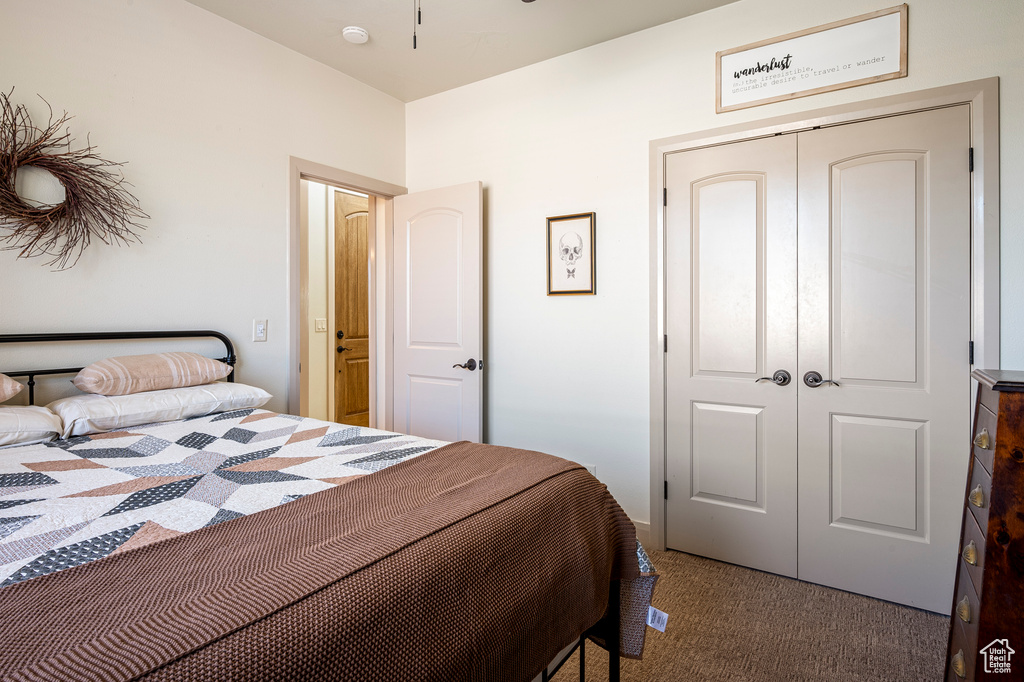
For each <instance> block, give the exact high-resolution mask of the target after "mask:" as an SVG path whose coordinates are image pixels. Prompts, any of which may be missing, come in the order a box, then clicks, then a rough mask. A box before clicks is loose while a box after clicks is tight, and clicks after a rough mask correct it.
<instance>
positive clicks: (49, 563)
mask: <svg viewBox="0 0 1024 682" xmlns="http://www.w3.org/2000/svg"><path fill="white" fill-rule="evenodd" d="M197 336H213V337H215V338H218V339H220V340H221V341H222V342H223V343H224V345H225V351H226V353H225V355H224V357H223V358H220V360H221V361H223V362H224V363H226V364H228V365H233V364H234V360H235V357H234V350H233V347H232V345H231V343H230V340H228V339H227V337H225V336H223V335H222V334H219V333H217V332H208V331H174V332H135V333H128V334H125V333H101V334H96V333H92V334H88V333H85V334H60V335H52V334H41V335H0V343H18V344H26V343H40V342H46V343H50V342H53V341H55V340H72V341H73V340H90V341H94V340H97V339H125V338H140V339H141V338H147V339H148V338H165V339H167V338H185V337H197ZM4 369H5V368H2V367H0V371H3V370H4ZM11 369H12V371H10V372H4V373H5V374H7V375H8V376H12V377H20V378H21V379H23V380H25V381H26V384H27V386H28V391H27V393H30V394H34V389H35V382H36V377H40V376H48V375H53V374H72V373H78V372H79V370H80V369H81V368H72V367H65V368H57V369H41V370H15V369H13V368H11ZM80 376H81V375H80ZM226 379H227V380H228V381H229V382H230V381H232V380H233V379H234V376H233V372H232V373H231V374H230V375H228V376H227V377H226ZM226 386H227V384H225V383H224V382H217V383H216V384H214V383H211V384H204V385H202V386H198V387H194V388H195V390H196V391H198V392H205V393H207V394H210V395H213V394H215V393H216V392H217V391H220V390H222V389H223V390H227V389H225V388H224V387H226ZM231 390H232V391H234V392H235V393H239V392H241V394H244V392H245V390H246V387H245V386H244V385H241V384H239V385H237V387H236V388H231ZM255 390H257V391H258V390H259V389H255ZM149 393H150V392H143V394H141V395H143V397H147V395H146V394H149ZM157 393H160V391H154V392H151V396H149V397H153V399H155V396H156V394H157ZM179 395H180V394H179V393H175V396H179ZM34 397H35V396H34V395H29V396H28V398H29V400H28V402H30V403H31V402H33V400H34ZM92 398H95V401H94V402H95V403H97V404H98V403H100V402H102V397H97V396H93V397H91V398H90V400H91V399H92ZM175 399H176V400H180V398H178V397H176V398H175ZM204 399H206V398H204ZM218 399H219V398H218ZM69 400H70V401H71V402H72V403H75V401H76V400H77V399H76V398H71V399H69ZM211 400H212V398H211ZM60 402H61V401H57V402H56V403H53V404H52V405H51V406H53V407H54V409H55V410H57V411H59V412H61V414H62V415H63V421H62V426H63V428H64V431H62V433H61V436H63V437H61V438H58V439H56V440H52V441H48V442H41V443H35V444H26V445H18V446H13V447H6V448H4V449H0V632H2V633H3V647H2V648H3V655H2V656H0V679H3V680H85V679H88V680H94V679H104V680H129V679H144V680H153V681H156V680H189V681H198V680H229V679H237V680H333V679H336V680H360V681H363V680H439V681H440V680H488V681H490V680H517V681H521V682H525V681H527V680H532V679H534V678H535V677H536V678H538V679H541V678H542V679H545V680H546V679H547V678H548V676H549V675H550V674H552V672H553V669H557V665H559V663H557V659H558V656H557V655H558V654H559V652H560V651H562V652H564V650H565V649H566V647H567V646H571V645H572V644H573V643H576V644H577V645H580V646H582V643H583V642H584V641H585V638H588V637H589V638H590V639H592V640H593V641H596V642H598V643H599V644H602V645H604V644H605V643H618V646H614V645H612V646H610V647H608V648H609V650H610V656H609V660H610V666H609V668H610V669H609V676H610V678H611V679H613V680H614V679H617V677H618V659H619V656H620V655H625V656H628V657H634V658H635V657H639V656H640V655H641V654H642V651H643V641H644V628H645V619H646V615H647V607H648V605H649V603H650V597H651V593H652V591H653V587H654V584H655V581H656V579H657V576H656V573H655V572H654V569H653V567H652V566H651V565H650V564H649V561H648V560H647V558H646V555H645V554H644V552H643V549H642V548H641V547H640V546H639V544H638V543H637V541H636V536H635V530H634V528H633V525H632V523H631V522H630V521H629V519H628V518H627V517H626V516H625V514H624V513H623V511H622V509H621V508H620V507H619V505H618V504H617V503H616V502H615V500H614V499H613V498H612V497H611V495H610V494H609V493H608V491H607V489H606V488H605V486H603V485H602V484H600V483H599V482H598V481H597V480H596V479H594V478H593V477H592V476H591V475H590V474H589V473H588V472H587V471H586V470H585V469H583V468H582V467H580V466H579V465H576V464H574V463H572V462H568V461H566V460H563V459H559V458H556V457H552V456H549V455H545V454H541V453H535V452H529V451H524V450H517V449H512V448H502V447H496V446H488V445H479V444H472V443H443V442H440V441H432V440H426V439H422V438H417V437H414V436H408V435H403V434H396V433H389V432H385V431H378V430H375V429H368V428H363V427H352V426H346V425H341V424H334V423H329V422H322V421H319V420H315V419H309V418H303V417H298V416H294V415H288V414H278V413H275V412H272V411H268V410H265V409H262V408H261V407H259V406H257V405H256V403H258V402H259V401H258V400H250V401H249V402H248V403H246V402H244V401H243V402H242V403H239V404H231V403H225V405H226V407H224V409H218V410H215V411H211V412H209V413H207V414H200V415H192V416H188V417H186V418H179V419H171V420H168V419H159V420H153V423H133V424H132V425H130V426H128V427H125V428H117V427H114V428H104V427H103V425H102V424H99V426H97V424H98V423H99V422H98V421H97V420H95V419H93V421H92V422H90V421H89V420H88V419H84V421H83V420H81V419H79V418H78V417H74V418H72V417H69V416H68V415H69V414H77V413H73V412H69V411H68V410H67V409H63V410H62V409H61V407H60V405H59V403H60ZM90 404H91V403H90ZM218 404H220V403H218ZM239 405H241V406H239ZM76 408H77V404H76ZM118 409H122V408H118ZM147 414H148V413H147ZM160 414H161V415H163V414H164V413H162V412H161V413H160ZM552 661H556V663H555V664H554V665H552V664H551V662H552Z"/></svg>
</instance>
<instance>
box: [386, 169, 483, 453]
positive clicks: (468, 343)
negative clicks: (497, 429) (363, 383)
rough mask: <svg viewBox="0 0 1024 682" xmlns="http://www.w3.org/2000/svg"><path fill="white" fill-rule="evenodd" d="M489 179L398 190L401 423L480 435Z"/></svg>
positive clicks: (442, 434) (447, 435) (397, 422)
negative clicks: (485, 186)
mask: <svg viewBox="0 0 1024 682" xmlns="http://www.w3.org/2000/svg"><path fill="white" fill-rule="evenodd" d="M482 191H483V190H482V186H481V184H480V183H479V182H470V183H466V184H463V185H455V186H454V187H445V188H442V189H436V190H430V191H426V192H416V193H413V194H406V195H404V196H398V197H395V202H394V230H395V232H394V234H395V238H394V259H393V262H394V277H395V287H394V291H395V296H394V385H393V396H394V430H395V431H400V432H402V433H409V434H412V435H415V436H423V437H425V438H434V439H438V440H447V441H458V440H468V441H474V442H479V441H480V439H481V437H482V430H483V412H482V408H483V376H482V374H483V358H482V357H481V352H482V349H483V213H482V210H481V206H482Z"/></svg>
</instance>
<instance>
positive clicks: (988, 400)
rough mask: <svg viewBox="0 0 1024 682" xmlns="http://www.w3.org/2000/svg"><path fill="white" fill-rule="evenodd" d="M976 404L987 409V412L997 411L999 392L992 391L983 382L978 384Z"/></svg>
mask: <svg viewBox="0 0 1024 682" xmlns="http://www.w3.org/2000/svg"><path fill="white" fill-rule="evenodd" d="M978 402H979V403H981V404H982V405H984V406H985V407H987V408H988V409H989V412H998V411H999V391H993V390H992V389H991V388H989V387H988V386H987V385H985V382H981V381H979V382H978Z"/></svg>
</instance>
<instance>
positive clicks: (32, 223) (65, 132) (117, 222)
mask: <svg viewBox="0 0 1024 682" xmlns="http://www.w3.org/2000/svg"><path fill="white" fill-rule="evenodd" d="M13 92H14V90H13V89H12V90H11V91H10V92H8V93H3V92H0V242H6V245H3V246H0V249H3V250H5V251H11V250H16V251H18V252H19V253H18V258H31V257H35V256H49V257H51V260H50V261H48V262H47V263H46V264H47V265H50V266H56V268H57V269H58V270H66V269H68V268H71V267H74V266H75V264H76V263H78V259H79V258H81V256H82V252H83V251H84V250H85V248H86V247H87V246H89V243H90V242H91V241H92V239H93V238H96V239H99V240H100V241H102V242H103V243H104V244H124V245H129V244H130V243H131V242H133V241H142V240H141V239H140V238H139V235H138V234H136V232H135V230H136V229H142V226H141V225H140V224H139V221H141V220H142V219H144V218H148V217H149V216H148V215H146V214H145V213H144V212H143V211H142V209H141V208H140V207H139V202H138V200H137V199H136V198H135V197H134V196H133V195H132V193H131V192H129V191H128V190H127V189H126V187H125V186H126V185H127V184H128V183H127V182H126V181H125V179H124V176H123V175H122V174H121V172H120V170H117V171H116V172H115V170H114V169H118V168H119V167H120V166H123V165H124V164H123V163H116V162H113V161H106V160H104V159H102V158H100V156H99V155H98V154H96V151H95V149H96V148H95V147H93V146H92V144H91V142H89V141H88V138H87V142H86V146H85V147H84V148H82V149H76V150H72V149H71V143H72V142H73V141H74V140H73V139H72V137H71V132H70V130H69V129H65V128H64V126H65V124H66V123H67V122H68V121H69V120H70V119H71V116H70V115H69V114H68V113H67V112H66V111H65V112H64V114H63V115H62V116H60V117H59V118H58V119H57V120H54V115H53V108H52V107H50V120H49V123H48V124H47V126H46V127H45V128H38V127H36V126H35V125H34V124H33V123H32V119H31V117H30V116H29V114H28V110H27V109H26V108H25V105H23V104H19V105H18V106H16V107H15V106H13V105H12V104H11V101H10V96H11V94H12V93H13ZM43 101H44V102H46V100H45V99H44V100H43ZM47 106H48V107H49V106H50V105H49V102H47ZM26 166H32V167H34V168H38V169H41V170H44V171H48V172H49V173H51V174H52V175H53V176H54V177H55V178H57V181H58V182H60V184H61V185H62V186H63V187H64V193H65V198H64V201H63V202H61V203H59V204H55V205H52V206H46V205H44V206H35V205H32V204H30V203H28V202H27V201H26V200H25V199H24V198H22V197H21V196H19V195H18V193H17V191H16V190H15V186H14V181H15V177H16V176H17V174H18V169H19V168H22V167H26Z"/></svg>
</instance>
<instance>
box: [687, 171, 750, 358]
mask: <svg viewBox="0 0 1024 682" xmlns="http://www.w3.org/2000/svg"><path fill="white" fill-rule="evenodd" d="M691 194H692V197H693V205H694V206H693V226H692V236H693V244H694V251H695V254H694V255H695V257H694V259H693V286H694V291H695V295H694V297H693V298H694V309H693V311H694V312H693V315H694V325H693V329H694V335H693V339H692V343H693V348H694V365H695V367H696V369H697V372H696V373H697V374H698V375H699V374H704V373H714V372H729V373H734V374H747V375H749V376H750V377H751V378H754V374H755V372H757V368H758V367H759V366H760V364H761V362H760V361H761V350H762V348H763V334H762V316H763V309H764V287H763V281H764V273H763V272H762V259H761V258H759V256H763V251H764V215H763V212H762V211H761V210H759V207H760V206H763V198H764V175H763V174H761V175H752V174H749V173H728V174H725V175H720V176H717V177H714V178H709V179H707V180H701V181H698V182H695V183H693V186H692V188H691ZM759 198H760V199H761V202H759V201H758V199H759ZM722 339H729V343H721V340H722Z"/></svg>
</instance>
